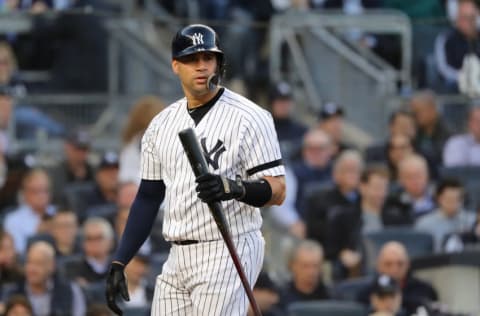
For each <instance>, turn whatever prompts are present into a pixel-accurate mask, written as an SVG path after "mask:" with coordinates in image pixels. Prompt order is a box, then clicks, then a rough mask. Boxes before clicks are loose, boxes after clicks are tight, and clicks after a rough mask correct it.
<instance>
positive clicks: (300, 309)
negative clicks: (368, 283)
mask: <svg viewBox="0 0 480 316" xmlns="http://www.w3.org/2000/svg"><path fill="white" fill-rule="evenodd" d="M288 312H289V315H290V316H367V315H368V313H367V309H366V308H365V307H364V306H363V305H361V304H358V303H355V302H345V301H334V300H327V301H310V302H296V303H292V304H290V305H289V306H288Z"/></svg>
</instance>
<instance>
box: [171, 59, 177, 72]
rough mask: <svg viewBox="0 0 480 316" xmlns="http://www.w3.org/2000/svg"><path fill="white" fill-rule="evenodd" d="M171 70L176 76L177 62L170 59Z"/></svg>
mask: <svg viewBox="0 0 480 316" xmlns="http://www.w3.org/2000/svg"><path fill="white" fill-rule="evenodd" d="M172 70H173V72H174V73H175V74H176V75H178V61H177V60H175V59H172Z"/></svg>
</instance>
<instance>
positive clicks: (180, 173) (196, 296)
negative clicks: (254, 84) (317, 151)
mask: <svg viewBox="0 0 480 316" xmlns="http://www.w3.org/2000/svg"><path fill="white" fill-rule="evenodd" d="M189 127H190V128H193V129H194V130H195V133H196V135H197V137H198V139H199V140H200V141H201V143H203V146H204V148H203V149H204V152H206V153H207V156H208V157H207V161H210V162H211V163H210V164H209V169H210V172H212V173H215V174H222V175H225V176H226V177H228V178H230V179H234V178H235V176H236V175H240V176H241V177H242V179H250V180H252V179H258V178H261V177H263V176H280V175H284V168H283V166H282V165H281V164H280V163H281V154H280V149H279V145H278V139H277V135H276V132H275V128H274V125H273V120H272V118H271V116H270V114H269V113H268V112H267V111H265V110H263V109H261V108H260V107H259V106H257V105H256V104H254V103H253V102H251V101H250V100H248V99H246V98H244V97H242V96H240V95H239V94H236V93H234V92H232V91H230V90H228V89H226V88H225V89H224V92H223V94H222V95H221V96H220V98H219V99H218V100H217V102H216V103H215V105H214V106H213V107H212V108H210V110H209V111H208V112H207V113H206V114H205V115H204V117H203V118H202V119H201V120H200V122H198V125H196V124H195V122H194V120H193V119H192V117H191V116H190V114H189V113H188V110H187V101H186V99H185V98H183V99H181V100H179V101H177V102H175V103H173V104H172V105H170V106H169V107H167V108H166V109H165V110H163V111H162V112H160V113H159V114H158V115H157V116H156V117H155V118H154V119H153V120H152V122H151V123H150V126H149V127H148V129H147V131H146V132H145V134H144V137H143V140H142V161H141V165H142V178H143V179H149V180H160V179H161V180H163V181H164V183H165V186H166V194H165V214H164V222H163V235H164V237H165V239H166V240H169V241H182V240H198V241H200V242H199V243H197V244H193V245H182V246H179V245H172V249H171V252H170V254H169V258H168V260H167V262H166V263H165V265H164V267H163V269H162V274H161V275H160V276H159V277H158V278H157V286H156V289H155V295H154V301H153V305H152V315H156V316H157V315H199V316H200V315H242V316H243V315H245V314H246V308H247V305H248V301H247V299H246V294H245V291H244V290H243V288H242V286H241V282H240V278H239V277H238V275H237V272H236V270H235V268H234V265H233V262H232V260H231V258H230V256H229V254H228V250H227V248H226V246H225V245H224V242H223V239H222V237H221V234H220V232H219V230H218V228H217V226H216V224H215V221H214V220H213V218H212V216H211V214H210V211H209V209H208V206H207V205H206V204H205V203H203V202H201V201H200V200H199V199H198V198H197V193H196V191H195V186H196V183H195V176H194V174H193V171H192V169H191V167H190V165H189V162H188V158H187V156H186V154H185V152H184V150H183V147H182V145H181V142H180V139H179V137H178V133H179V132H180V131H182V130H184V129H186V128H189ZM215 167H217V168H215ZM222 205H223V207H224V210H225V217H226V220H227V223H228V225H229V227H230V231H231V233H232V236H233V237H234V238H233V239H234V242H235V244H236V247H237V251H238V254H239V257H240V259H241V261H242V263H243V265H244V269H245V272H246V275H247V277H248V278H249V280H250V284H251V285H253V283H254V282H255V280H256V278H257V276H258V273H259V271H260V269H261V266H262V262H263V250H264V241H263V237H262V236H261V233H260V231H259V230H260V227H261V225H262V218H261V214H260V211H259V209H258V208H255V207H252V206H249V205H247V204H245V203H241V202H238V201H236V200H231V201H226V202H222Z"/></svg>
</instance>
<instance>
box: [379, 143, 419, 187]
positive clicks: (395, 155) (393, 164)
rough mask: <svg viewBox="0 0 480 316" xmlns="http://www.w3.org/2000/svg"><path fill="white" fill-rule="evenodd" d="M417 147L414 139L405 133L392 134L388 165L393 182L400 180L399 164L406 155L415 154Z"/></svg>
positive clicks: (388, 149) (388, 150)
mask: <svg viewBox="0 0 480 316" xmlns="http://www.w3.org/2000/svg"><path fill="white" fill-rule="evenodd" d="M414 152H415V149H414V147H413V143H412V140H411V139H410V138H408V137H407V135H404V134H391V135H390V138H389V139H388V143H387V161H386V163H387V166H388V169H389V172H390V179H391V180H392V184H393V185H395V184H397V182H398V166H399V165H400V162H401V161H402V160H403V159H405V157H407V156H409V155H411V154H413V153H414Z"/></svg>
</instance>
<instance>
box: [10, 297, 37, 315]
mask: <svg viewBox="0 0 480 316" xmlns="http://www.w3.org/2000/svg"><path fill="white" fill-rule="evenodd" d="M16 305H22V306H23V307H25V308H26V309H28V311H29V312H30V315H33V309H32V305H31V304H30V302H29V301H28V299H27V298H26V297H25V296H23V295H13V296H12V297H10V298H9V299H8V301H7V303H6V305H5V313H4V314H3V315H8V312H9V311H10V310H11V309H12V308H13V307H15V306H16Z"/></svg>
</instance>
